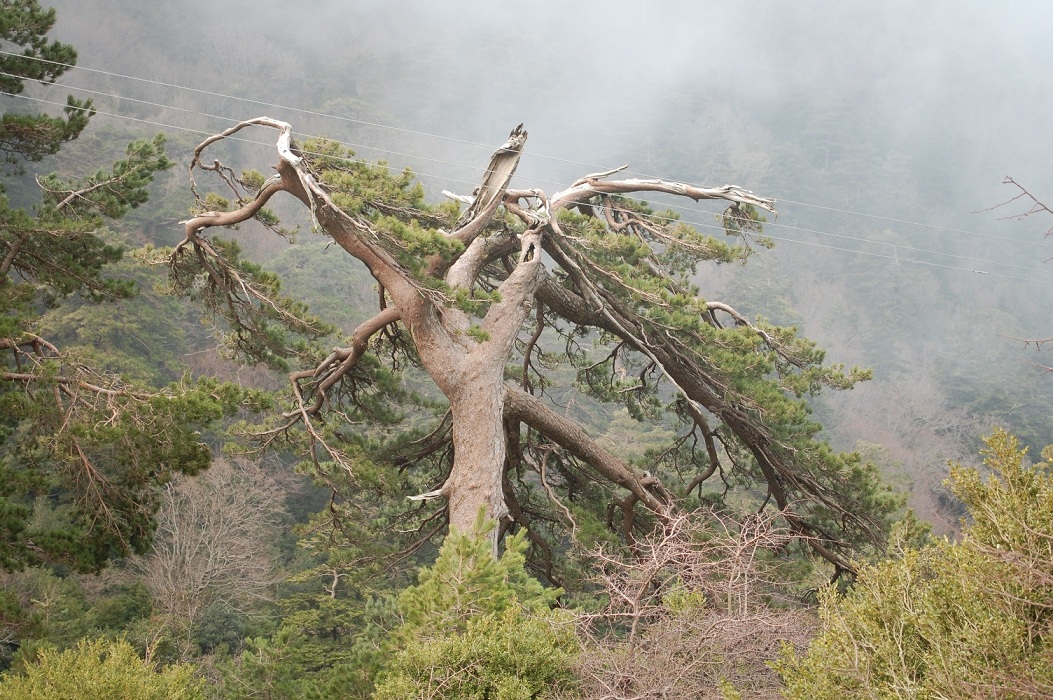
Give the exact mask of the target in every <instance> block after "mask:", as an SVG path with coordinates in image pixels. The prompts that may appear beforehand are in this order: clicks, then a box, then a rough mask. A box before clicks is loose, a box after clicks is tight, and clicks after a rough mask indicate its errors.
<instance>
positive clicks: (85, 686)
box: [0, 639, 205, 700]
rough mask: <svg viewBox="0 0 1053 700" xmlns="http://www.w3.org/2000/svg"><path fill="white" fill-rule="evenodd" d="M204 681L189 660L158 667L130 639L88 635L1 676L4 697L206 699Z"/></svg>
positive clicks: (14, 699)
mask: <svg viewBox="0 0 1053 700" xmlns="http://www.w3.org/2000/svg"><path fill="white" fill-rule="evenodd" d="M204 698H205V691H204V682H203V681H202V680H201V679H199V678H196V677H195V676H194V669H193V667H191V666H188V665H177V666H166V667H164V668H161V669H159V670H154V669H153V668H152V667H151V666H150V665H149V664H147V663H146V662H144V661H143V660H142V659H140V658H139V656H138V655H137V654H136V653H135V649H133V648H132V646H131V645H130V644H128V643H127V642H124V641H118V642H111V641H107V640H103V639H98V640H94V641H88V640H82V641H81V642H80V644H79V645H78V646H77V647H76V648H73V649H67V650H66V651H61V652H60V651H56V650H54V649H43V650H41V651H40V652H39V654H38V658H37V661H36V663H34V664H31V665H29V666H27V667H26V669H25V674H24V675H13V674H4V675H3V676H0V700H204Z"/></svg>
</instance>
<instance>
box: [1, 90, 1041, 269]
mask: <svg viewBox="0 0 1053 700" xmlns="http://www.w3.org/2000/svg"><path fill="white" fill-rule="evenodd" d="M101 94H106V95H107V96H109V97H118V98H119V96H115V95H110V94H107V93H101ZM9 96H10V97H16V98H20V99H25V100H30V101H33V102H40V103H43V104H48V105H55V106H60V107H65V106H66V104H65V103H61V102H55V101H53V100H45V99H42V98H37V97H30V96H27V95H9ZM129 99H133V98H129ZM160 106H164V105H160ZM172 109H179V110H182V111H186V112H190V113H192V114H196V115H199V116H205V117H214V118H219V119H224V120H226V121H232V122H235V123H237V120H234V119H231V118H228V117H217V116H216V115H208V114H204V113H201V112H194V111H193V110H184V109H182V108H177V107H173V108H172ZM95 111H96V114H99V115H101V116H107V117H112V118H116V119H124V120H128V121H133V122H137V123H141V124H148V125H150V126H156V127H160V128H168V129H176V130H180V131H186V132H190V133H196V134H201V135H205V136H212V135H214V134H213V132H210V131H206V130H202V129H195V128H191V127H184V126H179V125H174V124H166V123H163V122H157V121H153V120H150V119H143V118H139V117H131V116H128V115H123V114H117V113H112V112H105V111H102V110H98V109H96V110H95ZM228 139H229V140H232V141H238V142H243V143H248V144H252V145H256V146H263V147H266V148H271V147H272V146H273V144H272V143H270V142H264V141H254V140H251V139H245V138H240V137H235V136H230V137H228ZM400 155H406V154H400ZM343 160H348V161H349V162H353V161H351V159H343ZM437 162H440V163H444V164H449V165H462V164H458V163H452V162H449V161H437ZM387 167H388V169H389V170H392V171H398V170H399V169H398V168H394V167H392V166H387ZM464 167H468V166H464ZM415 175H418V176H421V177H434V178H436V179H442V180H446V181H448V182H457V183H459V184H464V185H468V186H474V184H476V183H474V182H469V181H464V180H457V179H455V178H451V177H447V176H440V175H431V174H427V173H415ZM692 211H696V212H702V213H705V212H704V210H701V209H693V210H692ZM649 218H651V219H653V220H655V221H665V222H669V221H673V220H676V221H681V222H682V223H685V224H688V225H691V226H694V227H696V228H705V229H714V230H720V231H723V228H722V227H720V226H717V225H715V224H707V223H703V222H696V221H689V220H680V219H674V218H673V217H663V216H661V215H657V214H655V215H649ZM767 225H768V226H772V225H778V224H772V223H768V224H767ZM782 226H783V227H785V228H789V229H791V230H797V231H801V232H806V233H813V234H819V235H829V236H835V237H838V238H847V239H850V240H856V241H860V242H865V243H874V244H878V245H889V246H891V247H893V248H895V249H900V248H902V249H904V250H905V251H907V252H910V253H928V254H935V255H946V256H949V257H954V258H957V259H961V260H967V261H971V262H980V263H984V264H991V265H1001V266H1006V267H1012V268H1016V269H1023V270H1028V271H1031V272H1039V271H1040V270H1038V269H1037V268H1026V267H1021V266H1017V265H1011V264H1008V263H999V262H995V261H990V260H983V259H979V258H969V257H965V256H957V255H952V254H949V253H940V252H938V251H926V250H921V249H917V248H911V247H908V246H897V245H895V244H891V243H887V242H885V241H874V240H871V239H864V238H856V237H852V236H845V235H842V234H833V233H828V232H823V231H816V230H813V229H804V228H798V227H793V226H787V225H782ZM765 236H766V237H767V238H770V239H772V240H776V241H782V242H786V243H798V244H801V245H810V246H814V247H819V248H826V249H829V250H836V251H841V252H846V253H854V254H857V255H866V256H869V257H876V258H884V259H887V260H893V261H897V262H906V263H911V264H915V265H925V266H929V267H936V268H941V269H947V270H956V271H959V272H972V273H976V274H984V275H991V276H993V277H1001V278H1005V279H1011V280H1017V281H1023V282H1037V283H1039V284H1053V280H1050V281H1046V280H1036V279H1031V278H1024V277H1016V276H1012V275H1004V274H1000V273H997V272H989V271H984V270H975V269H970V268H960V267H954V266H952V265H943V264H940V263H933V262H929V261H923V260H917V259H913V258H900V257H898V256H892V255H883V254H880V253H873V252H869V251H862V250H856V249H851V248H840V247H838V246H831V245H824V244H820V243H814V242H810V241H802V240H799V239H793V238H782V237H778V236H771V235H768V234H765Z"/></svg>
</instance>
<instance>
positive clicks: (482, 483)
mask: <svg viewBox="0 0 1053 700" xmlns="http://www.w3.org/2000/svg"><path fill="white" fill-rule="evenodd" d="M480 369H481V371H479V372H471V373H469V376H468V377H466V381H465V382H464V385H463V386H462V389H461V390H460V391H458V392H457V394H456V395H455V396H454V397H451V401H450V403H451V410H452V412H453V469H452V470H451V471H450V477H449V479H447V480H446V483H445V484H444V485H443V487H442V493H443V495H444V496H445V497H446V498H447V499H448V501H449V509H450V510H449V517H450V527H451V528H456V529H457V530H460V531H461V532H468V531H469V530H471V528H472V525H473V524H474V523H475V521H476V518H478V516H479V512H480V511H483V512H484V513H485V514H486V517H488V518H490V519H493V520H497V521H499V520H501V519H502V518H504V517H506V516H507V514H508V507H507V506H506V505H505V500H504V492H503V489H502V484H501V480H502V477H503V475H504V466H505V451H506V444H505V432H504V396H505V389H504V383H503V382H502V380H501V378H500V377H491V376H490V375H492V374H493V371H492V369H491V368H489V367H481V368H480ZM495 531H496V530H495Z"/></svg>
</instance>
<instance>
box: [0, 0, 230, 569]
mask: <svg viewBox="0 0 1053 700" xmlns="http://www.w3.org/2000/svg"><path fill="white" fill-rule="evenodd" d="M54 21H55V12H54V10H43V9H42V8H41V7H40V6H39V4H38V3H37V2H36V0H16V1H15V2H9V3H4V4H3V6H2V7H0V39H3V40H4V41H5V42H8V43H5V44H4V47H5V53H3V54H2V55H0V69H2V71H3V72H5V74H6V76H7V77H5V78H3V79H2V80H0V92H3V93H5V94H7V95H18V94H20V93H21V92H22V91H23V89H24V86H25V84H26V82H28V81H34V80H37V81H42V82H45V83H46V82H51V81H54V80H55V78H57V77H58V76H59V75H61V74H62V73H63V72H64V71H66V70H68V69H69V68H70V67H72V64H73V63H74V61H75V60H76V52H75V51H74V50H73V49H72V48H71V47H69V46H67V45H65V44H61V43H59V42H54V41H52V42H49V41H48V40H47V36H46V35H47V32H48V31H49V30H50V29H51V27H52V25H53V24H54ZM9 44H13V45H14V47H15V48H20V49H21V53H19V54H16V53H15V52H12V51H8V50H7V49H9V48H11V47H10V46H9ZM7 105H8V106H9V107H11V106H14V105H15V102H14V101H13V100H12V99H11V98H8V100H7ZM92 113H93V112H92V108H91V104H90V102H78V101H76V100H74V99H72V98H71V99H70V100H69V102H68V106H67V107H66V110H65V116H64V117H52V116H48V115H45V114H25V113H21V112H20V111H18V110H14V109H10V110H9V111H8V112H6V113H5V114H4V116H3V119H2V120H0V151H2V152H3V154H4V157H5V159H6V160H7V161H8V164H9V165H10V166H11V168H12V170H18V169H20V168H21V167H23V165H24V164H25V163H29V162H33V161H38V160H40V159H41V158H43V157H44V156H46V155H49V154H53V153H55V152H57V151H58V149H59V148H60V147H61V145H62V144H63V143H65V142H68V141H69V140H71V139H74V138H76V137H77V136H78V135H79V134H80V133H81V132H82V131H83V129H84V128H85V127H86V126H87V124H88V121H89V119H90V117H91V116H92ZM171 165H172V161H170V160H169V159H168V157H167V155H166V154H165V139H164V137H163V136H162V135H158V136H156V137H154V138H152V139H140V140H136V141H134V142H133V143H131V144H129V145H128V147H127V149H126V152H125V156H124V157H123V158H121V159H119V160H117V161H115V162H114V163H113V165H112V167H110V168H103V169H100V170H98V171H97V172H95V173H92V174H90V175H88V176H87V177H70V176H65V175H59V174H48V175H43V176H39V177H38V178H37V182H38V183H39V185H40V187H41V188H42V190H43V192H42V196H41V198H40V200H39V201H38V203H37V204H36V206H35V207H34V209H33V210H32V211H29V210H26V209H23V208H18V207H14V206H11V204H10V203H9V201H8V199H7V198H6V196H4V195H3V193H2V192H0V357H2V361H0V569H6V568H20V567H22V566H24V565H26V564H37V563H44V562H61V563H63V564H66V565H68V566H71V567H72V568H74V569H78V570H98V569H99V568H100V567H102V566H104V565H105V563H106V562H107V561H108V560H110V559H111V558H113V557H115V556H122V555H125V554H128V553H131V552H142V551H145V549H146V548H147V547H148V546H149V543H150V539H151V533H152V531H153V527H154V525H153V512H154V510H155V509H156V506H157V493H158V492H157V487H158V485H159V484H162V483H164V482H165V481H166V480H167V479H168V478H170V475H171V474H172V473H173V471H184V472H188V473H195V472H197V471H199V470H201V469H204V468H206V467H207V466H208V464H209V463H210V460H211V448H210V447H209V446H208V445H206V444H205V443H204V442H203V441H202V439H201V436H200V435H199V434H198V433H197V430H198V429H200V428H202V427H204V426H206V425H208V424H210V423H212V422H214V421H216V420H217V419H219V418H221V417H222V416H223V415H224V414H226V413H230V412H233V411H234V410H236V408H237V405H238V398H239V394H238V392H237V391H236V390H233V389H232V388H230V387H220V386H219V385H218V384H217V383H215V382H208V383H204V384H200V385H197V386H194V387H191V386H189V385H187V386H173V387H169V388H167V389H165V390H163V391H158V390H157V388H156V387H149V386H143V385H136V384H135V383H133V382H130V381H128V380H127V378H125V377H122V376H120V375H119V374H117V373H115V372H113V371H112V370H111V369H109V368H107V369H105V370H104V369H102V368H98V367H93V366H92V365H91V364H90V363H88V362H86V361H84V360H83V359H81V358H78V357H76V356H73V355H71V354H70V353H67V352H65V351H63V349H62V348H59V347H58V346H57V345H56V344H55V343H54V342H52V341H51V340H49V339H48V338H47V337H45V336H44V335H41V333H40V326H41V319H42V316H43V314H44V313H46V311H47V310H48V309H49V308H52V307H54V306H56V305H58V304H61V303H62V302H63V300H65V299H68V298H71V297H74V296H76V297H80V298H82V299H84V300H86V301H89V302H91V303H96V304H108V303H114V302H117V301H119V300H121V299H126V298H128V297H129V296H131V295H133V294H134V293H135V285H134V283H133V282H132V281H131V280H129V279H126V278H125V279H122V278H120V277H117V276H110V275H108V274H107V273H106V270H107V267H108V266H110V265H112V264H113V263H115V262H117V261H118V260H120V258H121V256H122V254H123V248H122V246H121V244H120V241H119V240H117V239H116V236H115V235H114V234H112V233H111V232H109V231H107V229H106V228H105V222H106V220H107V219H115V218H118V217H121V216H123V215H124V214H125V213H127V212H128V210H129V209H131V208H134V207H137V206H139V205H140V204H142V203H143V202H145V201H146V198H147V195H148V189H147V188H148V186H149V185H150V183H151V182H152V181H153V178H154V175H155V174H156V173H158V172H160V171H163V170H165V169H167V168H169V167H171Z"/></svg>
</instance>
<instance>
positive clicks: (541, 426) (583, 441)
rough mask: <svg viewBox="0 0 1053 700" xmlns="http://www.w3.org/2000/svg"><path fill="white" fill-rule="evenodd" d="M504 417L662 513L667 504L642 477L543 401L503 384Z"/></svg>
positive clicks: (649, 507) (656, 511) (666, 508)
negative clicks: (549, 441)
mask: <svg viewBox="0 0 1053 700" xmlns="http://www.w3.org/2000/svg"><path fill="white" fill-rule="evenodd" d="M505 386H506V391H507V394H506V398H505V417H506V418H513V419H516V420H518V421H520V422H522V423H525V424H527V425H529V426H530V427H531V428H533V429H534V430H536V431H538V432H539V433H541V434H542V435H544V436H545V437H546V438H548V439H549V440H551V441H552V442H554V443H556V444H558V445H560V446H561V447H563V448H564V449H565V450H567V452H569V453H570V454H572V455H574V456H575V457H577V458H578V459H580V460H582V461H583V462H585V463H586V464H588V465H589V466H590V467H592V468H593V469H594V470H595V471H596V472H597V473H598V474H599V475H600V476H602V477H603V478H604V479H606V480H607V481H609V482H611V483H613V484H617V485H618V486H621V487H622V488H624V489H627V490H628V491H630V492H631V493H632V494H633V495H634V496H635V497H636V498H638V499H639V500H640V501H641V502H642V503H643V504H644V505H645V506H646V507H647V508H648V509H650V510H652V511H654V512H655V513H658V514H664V513H666V512H667V511H668V508H669V506H670V504H669V503H666V502H665V501H664V500H662V499H661V498H660V497H659V496H657V495H656V494H654V493H652V492H651V491H650V490H648V489H647V484H646V483H645V479H644V477H642V476H640V475H638V474H636V472H634V471H633V469H632V467H630V466H629V465H628V464H626V463H625V462H623V461H622V460H620V459H618V458H617V457H615V456H614V455H612V454H611V453H610V452H608V451H607V450H605V449H603V448H602V447H600V445H599V444H597V443H596V441H595V440H593V439H592V438H591V437H589V435H588V433H586V432H585V430H584V429H583V428H582V427H581V426H580V425H578V424H577V423H575V422H573V421H571V420H569V419H567V418H565V417H563V416H561V415H559V414H558V413H556V412H555V411H553V410H552V409H551V408H549V406H548V404H546V403H545V402H544V401H542V400H540V399H538V398H536V397H534V396H531V395H530V394H528V393H526V392H525V391H523V390H522V389H520V388H519V387H515V386H512V385H510V384H506V385H505Z"/></svg>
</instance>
